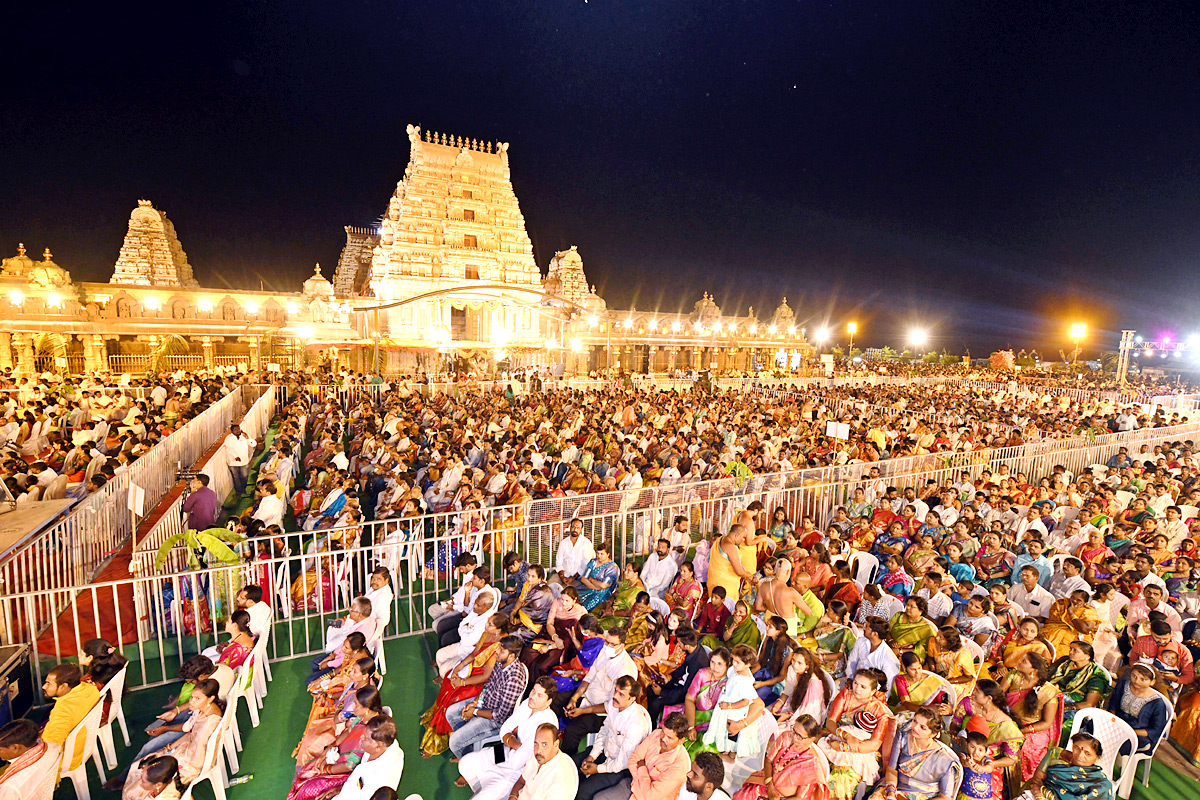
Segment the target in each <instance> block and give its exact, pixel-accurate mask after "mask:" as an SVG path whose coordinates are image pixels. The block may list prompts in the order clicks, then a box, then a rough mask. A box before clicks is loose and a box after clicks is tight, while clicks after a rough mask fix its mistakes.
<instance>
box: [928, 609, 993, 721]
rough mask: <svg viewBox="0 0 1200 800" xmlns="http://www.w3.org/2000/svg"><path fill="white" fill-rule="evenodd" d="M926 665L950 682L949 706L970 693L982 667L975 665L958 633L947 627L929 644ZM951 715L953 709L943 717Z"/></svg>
mask: <svg viewBox="0 0 1200 800" xmlns="http://www.w3.org/2000/svg"><path fill="white" fill-rule="evenodd" d="M927 663H928V664H929V668H930V669H931V670H932V671H933V672H936V673H937V674H938V675H941V676H942V677H943V678H945V679H946V680H948V681H950V685H951V686H953V687H954V693H955V697H954V698H952V699H951V701H950V705H951V706H954V705H957V704H958V701H959V700H962V699H963V698H964V697H966V696H967V695H969V694H970V693H971V688H972V687H973V686H974V685H975V679H976V677H978V673H979V669H980V667H982V666H983V665H982V664H976V663H975V657H974V656H973V655H972V654H971V651H970V650H968V649H967V648H966V647H964V646H963V643H962V637H961V636H959V634H958V631H957V630H956V629H955V628H952V627H950V626H949V625H943V626H942V627H941V628H939V629H938V634H937V636H935V637H933V641H932V642H930V643H929V655H928V657H927ZM952 713H954V710H953V708H950V709H947V710H946V711H945V716H950V714H952Z"/></svg>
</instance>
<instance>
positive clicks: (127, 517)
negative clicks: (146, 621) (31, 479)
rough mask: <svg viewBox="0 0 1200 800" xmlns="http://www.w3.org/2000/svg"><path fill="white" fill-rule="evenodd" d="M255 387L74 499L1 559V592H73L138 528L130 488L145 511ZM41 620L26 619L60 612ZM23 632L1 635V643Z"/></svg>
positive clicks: (47, 607) (48, 608)
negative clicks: (62, 514) (140, 496)
mask: <svg viewBox="0 0 1200 800" xmlns="http://www.w3.org/2000/svg"><path fill="white" fill-rule="evenodd" d="M263 390H264V387H261V386H242V387H239V388H237V389H235V390H234V391H233V392H231V393H230V394H228V395H226V396H225V397H223V398H221V399H220V400H218V401H217V402H215V403H213V404H212V405H211V406H210V407H209V408H206V409H205V410H204V411H202V412H201V413H200V414H199V415H198V416H196V417H195V418H194V419H192V420H191V421H189V422H188V423H187V424H185V425H184V426H182V427H181V428H180V429H179V430H177V431H175V433H173V434H171V435H170V436H168V437H167V438H165V439H164V440H163V441H162V442H160V443H159V444H158V445H156V446H155V447H153V448H151V449H150V450H149V451H148V452H147V453H145V454H144V455H142V456H141V457H140V458H139V459H138V460H137V461H136V462H134V463H133V464H132V465H131V466H130V467H129V468H128V469H125V470H122V471H121V472H119V473H117V474H116V475H115V476H114V477H113V479H112V480H110V481H108V482H107V483H106V484H105V485H104V486H103V487H102V488H101V489H100V490H99V491H97V492H95V493H93V494H89V495H87V496H86V497H84V498H83V499H82V500H80V501H79V503H77V504H76V505H75V506H74V507H73V508H72V509H71V511H70V513H69V514H68V515H67V516H66V517H65V518H63V519H61V520H60V521H57V522H55V523H54V524H52V525H51V526H50V527H48V528H46V529H45V530H43V531H41V532H39V533H37V534H36V535H33V536H31V537H30V538H29V540H28V541H26V542H24V543H22V544H20V545H19V546H18V547H17V548H16V549H14V550H12V551H11V552H9V553H8V554H6V555H5V556H4V557H3V559H2V560H0V594H2V595H16V594H20V593H26V592H31V593H35V594H41V596H43V597H44V598H46V597H49V595H48V594H44V593H50V592H53V591H55V590H67V591H71V590H76V589H77V588H78V587H82V586H85V585H87V584H88V582H89V581H91V580H92V579H93V577H94V576H95V575H96V574H97V573H98V572H99V570H100V569H101V568H102V567H103V565H104V564H105V563H106V562H107V561H108V559H109V558H111V557H112V555H113V554H114V553H116V552H117V551H118V550H119V549H120V548H121V547H122V546H124V544H125V543H126V542H127V541H129V539H130V538H131V537H132V535H133V531H134V528H135V526H136V524H137V518H136V516H135V513H134V512H133V511H132V510H131V509H130V503H129V495H130V490H131V488H132V487H137V488H139V489H140V490H141V491H142V492H143V493H144V494H143V502H142V513H143V514H145V513H148V512H149V511H150V510H152V509H153V508H154V507H155V506H156V505H157V504H158V503H159V501H161V500H162V498H163V497H164V496H165V495H166V494H167V492H168V491H169V490H170V488H171V487H172V486H173V485H174V484H175V475H176V473H177V472H178V471H179V469H180V468H181V467H182V466H185V465H186V466H191V465H192V464H194V463H196V461H197V460H198V459H199V458H200V456H202V455H203V454H204V453H205V452H206V451H207V450H208V449H209V448H211V447H212V445H213V444H214V443H215V442H216V441H217V439H218V438H219V437H220V436H221V435H222V434H223V433H224V432H225V431H226V430H227V429H228V427H229V425H230V424H231V423H232V421H233V420H235V419H238V418H239V417H240V416H241V415H242V410H243V408H245V403H246V402H248V401H251V400H253V399H256V398H257V397H258V396H259V395H260V394H261V393H262V392H263ZM36 607H37V608H38V609H39V611H40V616H38V617H35V618H31V619H29V620H26V621H25V622H26V623H28V624H33V625H34V630H40V629H41V628H42V627H44V626H45V625H48V624H50V622H51V621H52V619H53V617H54V616H55V615H57V614H58V613H59V611H60V610H61V609H62V608H65V606H61V607H59V606H56V605H55V604H54V603H48V602H39V603H37V604H36ZM14 633H16V634H18V635H20V634H21V630H17V631H14V630H12V629H7V630H5V631H2V632H0V634H2V635H4V636H5V637H6V638H11V637H12V636H13V634H14Z"/></svg>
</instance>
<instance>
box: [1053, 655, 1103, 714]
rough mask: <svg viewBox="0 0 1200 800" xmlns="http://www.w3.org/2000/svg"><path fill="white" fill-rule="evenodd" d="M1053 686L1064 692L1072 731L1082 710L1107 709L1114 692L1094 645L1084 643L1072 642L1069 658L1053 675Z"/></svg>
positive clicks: (1064, 708)
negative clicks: (1107, 703) (1107, 699)
mask: <svg viewBox="0 0 1200 800" xmlns="http://www.w3.org/2000/svg"><path fill="white" fill-rule="evenodd" d="M1050 683H1052V684H1053V685H1054V686H1056V687H1058V690H1059V691H1060V692H1062V703H1063V727H1064V728H1067V729H1068V730H1069V729H1070V727H1071V724H1072V723H1073V722H1074V720H1075V712H1076V711H1078V710H1079V709H1081V708H1103V707H1104V698H1105V697H1107V696H1108V693H1109V692H1110V691H1112V683H1111V682H1110V681H1109V678H1108V675H1107V674H1105V672H1104V670H1103V669H1101V668H1100V665H1099V664H1097V663H1096V662H1095V652H1094V651H1093V650H1092V646H1091V645H1090V644H1088V643H1087V642H1084V641H1077V642H1071V644H1070V646H1069V647H1068V648H1067V655H1066V656H1065V657H1064V658H1060V659H1059V660H1058V662H1057V663H1056V664H1055V665H1054V669H1053V670H1052V671H1051V672H1050Z"/></svg>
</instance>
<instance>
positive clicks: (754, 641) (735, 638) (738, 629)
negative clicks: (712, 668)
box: [703, 600, 762, 650]
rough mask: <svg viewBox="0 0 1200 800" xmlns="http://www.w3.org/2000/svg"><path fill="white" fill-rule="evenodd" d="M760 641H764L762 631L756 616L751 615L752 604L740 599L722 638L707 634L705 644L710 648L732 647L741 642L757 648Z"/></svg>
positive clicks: (726, 624)
mask: <svg viewBox="0 0 1200 800" xmlns="http://www.w3.org/2000/svg"><path fill="white" fill-rule="evenodd" d="M760 642H762V633H761V632H759V630H758V625H757V624H756V623H755V622H754V618H753V617H751V616H750V606H748V605H746V604H745V603H744V602H743V601H741V600H739V601H738V602H737V604H736V605H735V606H734V607H733V615H732V616H730V617H729V620H728V621H727V622H726V623H725V632H724V633H722V634H721V636H720V638H717V637H716V636H705V637H704V641H703V644H704V646H705V647H707V648H709V649H710V650H715V649H716V648H718V647H728V648H730V649H732V648H734V647H737V646H738V645H739V644H744V645H746V646H747V647H753V648H755V649H756V650H757V649H758V645H759V643H760Z"/></svg>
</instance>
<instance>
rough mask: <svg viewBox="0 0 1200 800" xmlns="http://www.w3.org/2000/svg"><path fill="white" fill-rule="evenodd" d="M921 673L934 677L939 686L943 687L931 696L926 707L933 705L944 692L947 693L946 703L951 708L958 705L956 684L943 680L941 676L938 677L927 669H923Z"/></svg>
mask: <svg viewBox="0 0 1200 800" xmlns="http://www.w3.org/2000/svg"><path fill="white" fill-rule="evenodd" d="M921 672H923V673H924V674H926V675H931V676H933V678H934V680H936V681H937V682H938V685H939V686H940V687H941V688H940V689H938V690H936V691H934V693H933V694H932V695H930V697H929V702H928V703H926V705H933V701H934V700H935V699H936V698H937V696H938V695H939V694H941V693H942V692H945V693H946V702H947V703H949V705H950V707H951V708H954V707H955V706H956V705H958V692H956V691H955V690H954V684H952V683H951V682H950V681H948V680H946V679H945V678H943V677H942V676H941V675H938V674H937V673H936V672H930V671H929V670H927V669H923V670H921Z"/></svg>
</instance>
